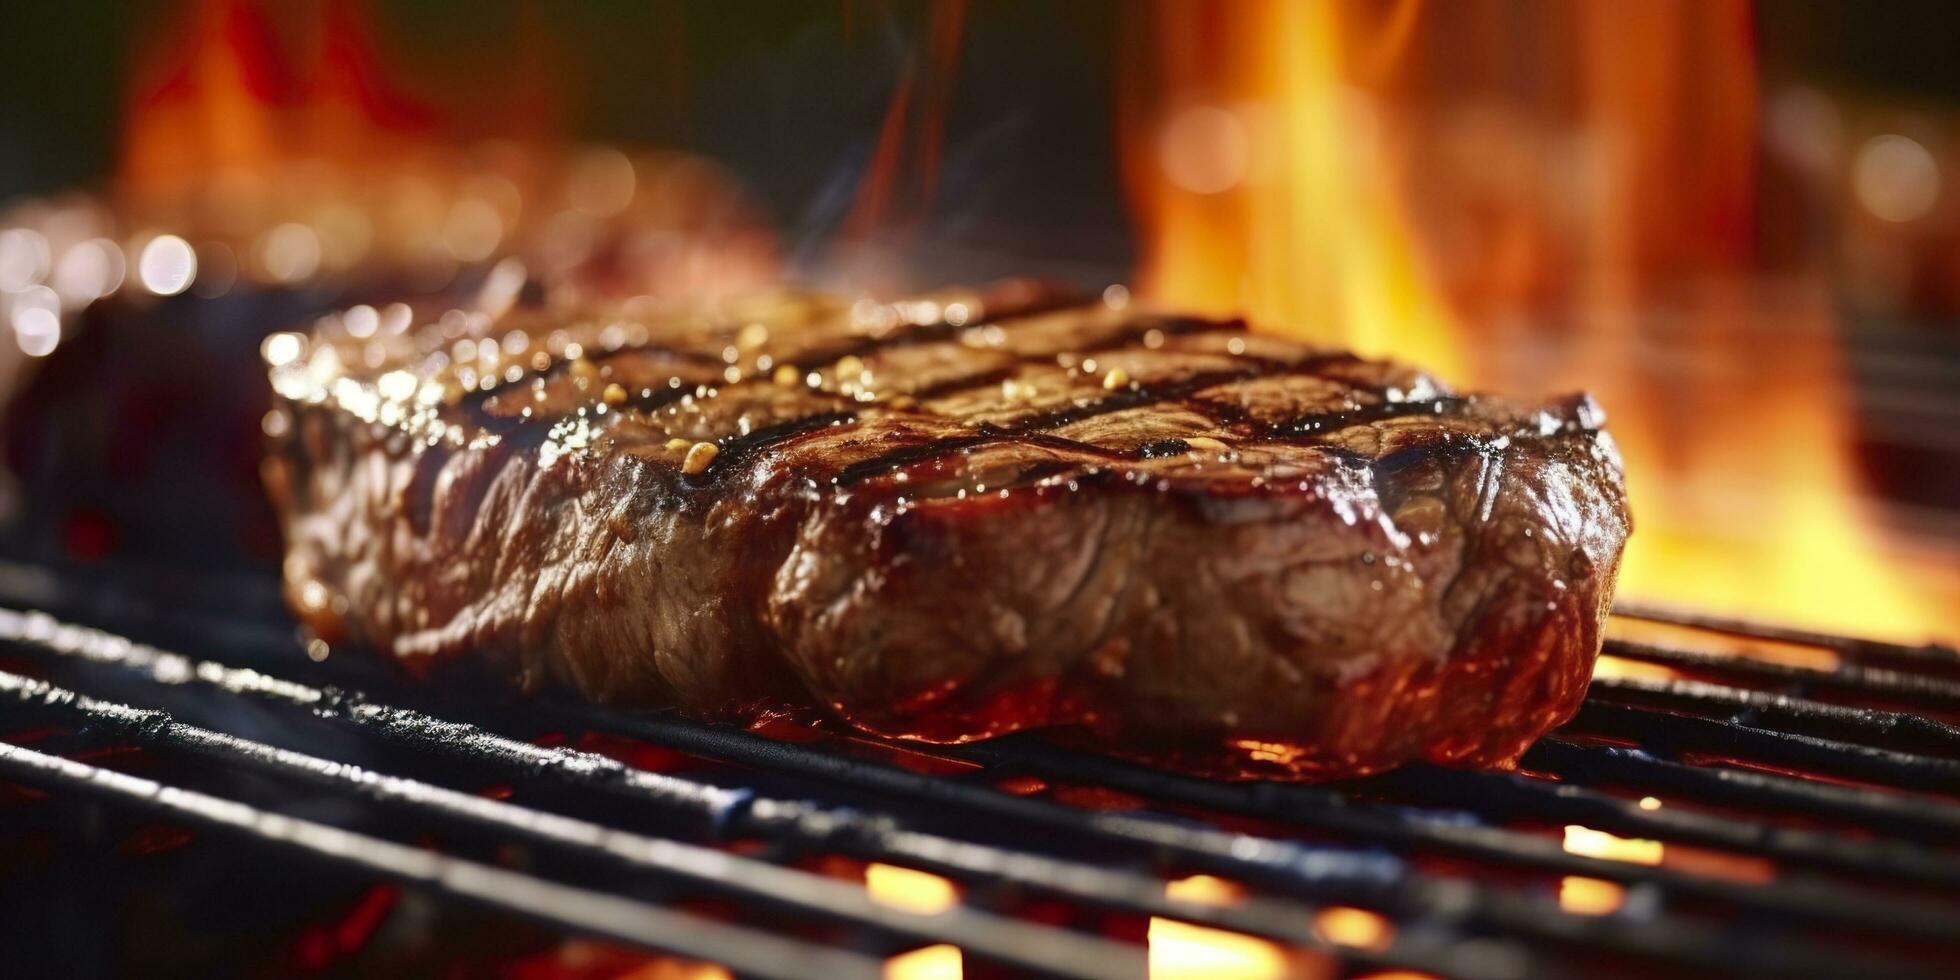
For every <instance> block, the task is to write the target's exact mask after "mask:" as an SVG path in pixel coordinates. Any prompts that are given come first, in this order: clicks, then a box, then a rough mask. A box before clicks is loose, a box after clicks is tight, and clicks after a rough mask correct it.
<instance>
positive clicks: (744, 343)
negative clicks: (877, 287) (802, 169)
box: [266, 284, 1629, 778]
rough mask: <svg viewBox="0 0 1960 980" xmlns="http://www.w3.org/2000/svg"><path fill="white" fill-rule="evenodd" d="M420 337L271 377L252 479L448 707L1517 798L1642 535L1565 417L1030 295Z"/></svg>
mask: <svg viewBox="0 0 1960 980" xmlns="http://www.w3.org/2000/svg"><path fill="white" fill-rule="evenodd" d="M1118 305H1120V304H1118ZM397 312H398V315H397V316H396V318H395V322H394V323H393V324H392V327H393V329H383V330H381V331H380V332H379V333H378V334H377V335H376V336H375V337H373V338H369V339H354V338H352V337H349V336H347V335H346V334H345V333H344V332H342V331H340V330H338V329H337V328H336V327H335V326H334V325H333V324H331V323H328V324H326V325H323V326H322V327H321V328H320V329H319V330H318V331H317V332H316V333H315V335H314V336H312V337H311V338H303V337H300V336H298V335H282V336H281V337H280V338H275V341H273V342H271V343H269V344H268V351H269V352H271V357H270V359H271V360H273V361H276V362H278V363H276V364H275V365H274V366H273V368H272V378H273V384H274V387H275V389H276V391H277V392H278V396H279V408H278V409H277V410H276V411H277V412H278V413H283V414H280V415H276V416H275V417H274V418H273V419H271V420H269V424H268V430H269V431H272V432H276V433H279V434H278V435H276V436H275V437H274V439H273V444H274V445H273V452H272V455H271V457H270V459H269V461H268V463H267V470H266V472H267V481H268V484H269V486H270V488H271V491H272V495H273V497H274V499H275V500H276V501H277V503H278V505H279V507H280V510H281V513H282V519H283V522H284V526H285V531H286V534H287V540H288V546H289V549H290V550H289V555H288V560H287V564H286V585H287V589H288V592H289V594H290V597H291V599H292V601H293V603H294V605H295V607H296V608H297V609H298V610H299V612H300V614H301V616H302V617H303V618H304V619H305V620H306V621H307V622H308V623H309V624H310V625H312V626H313V627H314V628H315V629H316V630H318V631H319V632H320V633H321V634H322V636H324V637H326V638H327V639H328V640H330V641H333V642H340V641H343V640H344V641H353V642H357V643H364V644H372V645H374V646H377V647H379V648H381V649H383V650H386V651H388V652H390V653H392V654H393V655H394V656H395V657H397V658H398V659H399V660H400V661H402V662H403V663H404V664H405V665H407V666H408V667H409V668H411V670H413V671H415V672H417V673H421V674H425V675H426V674H427V673H429V672H430V671H432V670H433V669H435V668H436V667H438V666H439V665H443V664H448V663H452V662H458V661H463V662H471V663H472V664H480V665H481V666H482V667H483V668H487V669H489V670H491V671H493V672H495V673H497V674H500V675H504V676H507V677H509V678H512V679H514V680H515V681H516V682H517V683H518V684H519V685H521V686H523V687H525V688H527V689H529V688H532V687H535V686H539V685H562V686H569V687H571V688H575V689H577V690H578V691H580V692H582V693H583V694H585V695H586V696H588V697H590V698H593V699H595V700H598V701H603V702H609V703H615V704H624V705H645V706H674V707H679V708H681V709H683V710H686V711H688V712H690V713H693V714H696V715H701V716H710V717H742V716H745V715H749V714H753V713H755V712H758V711H760V710H763V709H766V708H770V707H778V706H791V707H803V708H811V709H822V710H828V711H829V712H832V713H834V714H835V715H836V716H837V717H839V718H842V719H844V720H846V721H848V722H849V723H851V724H853V725H856V726H858V727H859V728H862V729H865V730H868V731H872V732H876V733H879V734H883V735H890V736H899V737H906V738H918V739H925V740H931V741H961V740H967V739H977V738H986V737H989V736H995V735H1001V734H1005V733H1008V732H1012V731H1017V730H1021V729H1028V728H1035V727H1044V726H1067V727H1069V728H1070V729H1072V730H1073V731H1075V732H1076V733H1078V735H1077V737H1080V738H1085V739H1087V740H1089V741H1091V742H1093V743H1095V744H1098V745H1101V746H1103V747H1106V748H1109V749H1111V750H1115V751H1119V752H1122V753H1125V754H1128V755H1132V756H1136V757H1142V758H1147V759H1150V760H1153V761H1156V762H1158V763H1160V764H1165V765H1170V766H1174V767H1178V768H1185V769H1192V770H1199V771H1205V772H1211V773H1221V772H1222V773H1228V774H1233V775H1259V776H1280V777H1293V778H1328V777H1337V776H1345V775H1352V774H1359V773H1364V772H1370V771H1375V770H1380V769H1384V768H1388V767H1391V766H1395V765H1397V764H1400V763H1404V762H1408V761H1411V760H1417V759H1427V760H1432V761H1436V762H1442V763H1450V764H1460V765H1479V766H1494V765H1507V764H1510V763H1512V762H1513V761H1515V759H1516V758H1517V757H1518V755H1519V754H1520V753H1522V752H1523V750H1524V749H1525V748H1526V746H1528V745H1529V744H1530V743H1531V741H1532V740H1533V739H1534V738H1536V737H1537V736H1538V735H1540V734H1541V733H1543V732H1544V731H1546V730H1547V729H1548V728H1551V727H1553V726H1555V725H1557V724H1558V723H1560V722H1561V721H1563V720H1564V719H1566V718H1567V717H1568V716H1569V715H1570V714H1571V713H1572V712H1573V711H1574V710H1575V709H1576V707H1577V706H1578V704H1579V701H1580V699H1581V697H1582V695H1583V692H1584V689H1585V686H1586V682H1587V679H1588V677H1589V676H1590V673H1591V668H1592V664H1593V659H1594V657H1595V656H1596V654H1597V653H1598V650H1599V633H1600V627H1601V622H1602V619H1603V617H1604V615H1605V612H1606V609H1607V607H1608V606H1609V604H1610V603H1611V598H1612V591H1613V579H1614V574H1615V571H1616V568H1617V565H1618V562H1619V556H1620V550H1621V547H1622V545H1623V544H1624V541H1625V538H1626V535H1627V532H1628V529H1629V523H1628V518H1627V513H1626V504H1625V496H1624V491H1623V488H1622V485H1621V474H1620V464H1619V460H1618V457H1617V454H1616V452H1615V450H1614V448H1613V444H1612V441H1611V439H1610V438H1609V437H1608V436H1607V435H1606V434H1605V433H1604V432H1602V431H1601V429H1600V423H1601V415H1600V412H1599V410H1598V408H1597V407H1596V406H1595V405H1594V404H1593V403H1592V402H1591V401H1590V400H1589V399H1587V398H1585V397H1584V396H1575V397H1572V398H1567V399H1564V400H1561V401H1558V402H1555V403H1552V404H1547V405H1542V406H1521V405H1515V404H1511V403H1507V402H1504V401H1501V400H1498V399H1495V398H1489V397H1485V396H1481V395H1458V394H1453V393H1452V392H1450V391H1449V390H1448V389H1446V388H1445V387H1444V386H1443V385H1442V384H1441V383H1439V382H1438V381H1436V380H1435V379H1433V378H1430V377H1428V376H1427V375H1425V374H1423V373H1422V372H1420V371H1418V370H1416V369H1414V368H1410V367H1407V366H1404V365H1400V364H1396V363H1392V362H1382V361H1368V360H1363V359H1360V358H1358V357H1356V356H1354V355H1352V354H1348V353H1345V352H1340V351H1333V350H1325V349H1318V348H1313V347H1308V346H1303V345H1301V344H1298V343H1294V342H1291V341H1286V340H1281V339H1278V338H1275V337H1270V336H1265V335H1261V334H1258V333H1249V332H1247V331H1246V330H1245V329H1244V328H1243V326H1242V325H1241V324H1239V323H1236V322H1221V321H1210V320H1200V319H1193V318H1189V317H1181V316H1176V315H1169V314H1163V313H1153V312H1138V311H1131V310H1127V309H1121V308H1116V306H1112V305H1111V304H1108V303H1095V304H1086V305H1084V304H1080V303H1079V302H1078V301H1076V300H1073V299H1070V298H1067V297H1064V296H1062V295H1060V294H1058V293H1057V292H1055V291H1052V290H1048V289H1044V288H1040V287H1033V286H1028V285H1025V284H1012V285H1008V286H1003V287H998V288H994V289H991V290H988V291H981V292H964V293H952V292H949V293H945V294H940V295H935V296H930V297H926V298H922V299H919V300H915V301H911V302H902V303H896V304H890V305H885V304H875V303H870V302H858V303H855V304H846V303H842V302H838V301H834V300H830V299H826V298H821V297H814V298H813V297H783V298H776V299H772V300H762V301H756V302H753V303H750V304H748V306H747V308H730V309H725V310H722V311H719V312H718V313H716V314H714V315H702V314H674V313H657V312H655V311H653V310H651V309H649V308H645V307H636V305H635V304H634V303H631V302H627V303H616V304H613V305H609V306H606V305H594V306H588V307H583V308H566V307H565V306H564V305H562V304H561V305H552V304H549V303H544V302H539V303H536V304H533V305H530V306H525V307H519V308H517V309H515V310H513V311H511V312H508V313H505V314H503V315H501V316H497V317H492V316H489V315H485V314H481V313H478V314H469V315H464V314H459V313H455V312H451V313H449V314H447V315H446V316H445V317H443V318H442V319H440V320H437V321H435V322H428V323H423V322H421V321H419V320H417V319H416V318H414V317H412V316H409V315H408V313H407V311H406V310H399V311H397Z"/></svg>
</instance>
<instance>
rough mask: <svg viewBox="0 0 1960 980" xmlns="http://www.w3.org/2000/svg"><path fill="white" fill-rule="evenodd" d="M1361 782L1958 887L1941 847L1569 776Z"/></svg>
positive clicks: (1422, 773)
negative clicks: (1610, 787) (1641, 797)
mask: <svg viewBox="0 0 1960 980" xmlns="http://www.w3.org/2000/svg"><path fill="white" fill-rule="evenodd" d="M1364 785H1366V786H1368V787H1372V788H1376V789H1381V790H1385V791H1387V792H1389V793H1392V794H1394V795H1395V797H1396V798H1397V799H1400V800H1413V801H1416V802H1417V803H1418V804H1419V805H1421V806H1423V807H1451V808H1459V809H1467V810H1470V811H1473V812H1475V813H1477V814H1478V815H1479V816H1482V817H1484V818H1486V819H1494V820H1529V821H1536V822H1543V823H1559V824H1581V825H1584V826H1586V827H1590V828H1592V829H1594V830H1603V831H1606V832H1608V833H1612V834H1617V835H1619V836H1622V837H1638V838H1646V839H1654V840H1664V841H1669V842H1679V843H1683V844H1690V845H1698V846H1703V847H1710V848H1718V849H1726V850H1732V851H1740V852H1743V853H1747V854H1757V855H1761V856H1763V857H1769V858H1774V859H1776V860H1777V861H1781V862H1784V863H1785V864H1788V865H1791V866H1797V867H1810V868H1819V869H1824V870H1830V871H1838V872H1846V873H1851V874H1858V875H1869V876H1888V877H1891V878H1894V879H1897V880H1901V881H1907V882H1917V883H1920V884H1926V885H1940V886H1945V887H1949V888H1960V858H1956V857H1954V856H1952V855H1951V854H1948V853H1945V852H1942V851H1936V850H1932V849H1929V848H1925V847H1918V846H1914V845H1911V844H1907V843H1903V842H1899V841H1892V840H1883V839H1880V840H1860V839H1855V838H1847V837H1842V836H1838V835H1834V834H1828V833H1821V832H1818V831H1813V830H1803V829H1797V828H1789V827H1779V826H1776V825H1774V824H1769V823H1763V822H1759V821H1751V820H1741V819H1736V818H1733V817H1729V816H1720V817H1717V816H1712V815H1710V814H1707V813H1701V812H1698V811H1694V810H1683V809H1680V808H1667V807H1662V808H1660V809H1654V810H1649V809H1644V808H1642V807H1641V806H1640V805H1639V804H1637V803H1634V802H1632V801H1630V800H1625V799H1621V798H1619V797H1616V796H1611V795H1609V794H1606V793H1602V792H1600V791H1598V790H1595V789H1590V788H1587V787H1585V786H1581V785H1577V784H1575V783H1572V782H1550V781H1547V780H1543V779H1533V778H1531V777H1529V776H1522V775H1518V774H1515V773H1482V772H1465V771H1462V770H1457V769H1444V768H1441V767H1437V766H1412V767H1405V768H1402V769H1398V770H1395V771H1393V772H1388V773H1384V774H1382V775H1379V776H1375V777H1372V778H1370V779H1369V780H1368V781H1367V782H1366V784H1364Z"/></svg>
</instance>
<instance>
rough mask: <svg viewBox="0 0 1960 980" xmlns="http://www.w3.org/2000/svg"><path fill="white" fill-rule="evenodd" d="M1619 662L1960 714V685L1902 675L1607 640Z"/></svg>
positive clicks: (1795, 691) (1850, 666)
mask: <svg viewBox="0 0 1960 980" xmlns="http://www.w3.org/2000/svg"><path fill="white" fill-rule="evenodd" d="M1604 652H1606V653H1608V654H1611V655H1613V656H1615V657H1623V658H1625V659H1628V660H1639V661H1643V662H1645V663H1651V664H1660V665H1662V666H1665V667H1672V668H1675V669H1677V670H1686V671H1703V672H1709V673H1719V674H1725V675H1728V676H1731V677H1742V678H1746V679H1749V680H1753V681H1758V682H1763V683H1773V684H1779V685H1783V686H1785V687H1787V688H1789V689H1791V690H1790V693H1792V694H1802V693H1805V692H1809V691H1828V692H1832V693H1836V694H1844V695H1851V696H1854V697H1866V698H1874V699H1882V700H1884V701H1886V702H1888V703H1892V704H1906V705H1913V706H1916V707H1925V708H1935V709H1945V710H1948V711H1952V710H1956V709H1960V681H1954V680H1949V679H1947V678H1943V677H1928V676H1926V675H1924V674H1915V673H1911V672H1908V671H1902V670H1888V669H1885V668H1882V667H1863V666H1859V665H1857V664H1843V665H1841V666H1839V667H1837V668H1836V669H1833V670H1821V669H1818V668H1815V667H1798V666H1795V665H1793V664H1785V663H1777V662H1775V661H1769V660H1756V659H1752V658H1749V657H1740V656H1735V655H1732V654H1722V653H1713V652H1709V651H1705V650H1690V649H1685V648H1682V647H1677V646H1669V645H1665V644H1659V643H1645V642H1640V641H1635V640H1627V639H1622V638H1619V637H1608V638H1607V639H1606V643H1605V651H1604Z"/></svg>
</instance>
